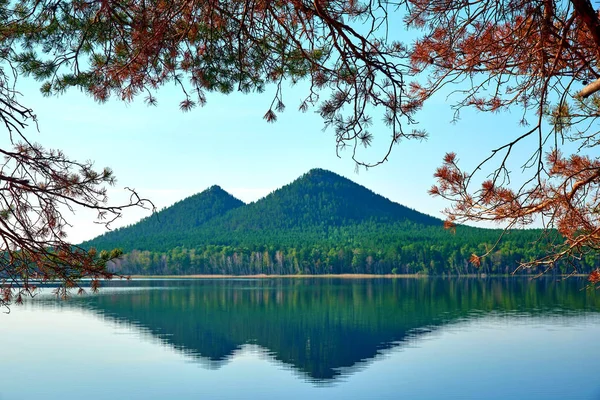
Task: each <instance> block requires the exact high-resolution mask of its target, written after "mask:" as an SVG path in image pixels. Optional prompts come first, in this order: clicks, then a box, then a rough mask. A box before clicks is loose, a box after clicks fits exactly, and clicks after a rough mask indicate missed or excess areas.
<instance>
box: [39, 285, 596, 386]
mask: <svg viewBox="0 0 600 400" xmlns="http://www.w3.org/2000/svg"><path fill="white" fill-rule="evenodd" d="M583 286H584V283H583V282H582V281H581V280H576V279H571V280H568V281H565V282H555V281H551V280H536V281H533V282H528V281H526V280H522V279H502V280H500V279H489V280H478V279H459V280H457V279H422V280H415V279H398V280H386V279H381V280H341V279H278V280H277V279H274V280H192V281H190V280H185V281H171V280H170V281H134V282H128V283H123V282H115V283H112V284H111V285H110V286H109V287H107V288H105V289H104V290H103V291H102V292H101V293H100V294H99V295H94V296H88V297H83V298H74V299H72V300H70V301H69V302H66V303H59V304H57V303H53V302H50V301H49V300H47V301H44V302H43V303H44V305H45V306H51V305H52V306H58V307H69V308H73V307H75V308H79V309H84V310H87V311H89V312H93V313H96V314H99V315H102V316H103V317H104V318H106V319H108V320H110V321H114V322H116V323H118V324H125V325H127V326H130V327H131V326H135V327H136V329H137V330H138V331H139V332H140V334H141V335H143V336H146V337H147V338H148V339H149V340H152V341H158V342H160V343H162V344H163V345H167V346H169V347H172V348H175V349H177V350H178V351H180V352H182V353H185V354H186V355H187V356H189V357H190V358H192V359H193V360H196V361H197V362H199V363H200V364H202V365H203V366H204V367H206V368H210V369H216V368H220V367H221V366H222V365H224V364H226V363H228V362H229V360H231V359H232V358H233V357H234V356H235V355H236V354H240V353H243V352H247V351H251V352H254V353H255V354H259V355H260V356H261V357H266V358H272V359H276V360H278V361H279V362H281V363H283V364H285V365H288V366H290V367H291V368H292V369H293V370H295V371H297V372H298V373H300V374H301V375H302V376H303V377H304V378H306V379H308V380H311V381H313V382H316V383H321V384H322V383H327V382H332V381H334V380H338V379H339V378H341V377H344V376H348V375H351V374H353V373H354V372H355V371H356V370H358V369H362V368H365V367H366V366H368V365H369V364H370V363H372V362H373V360H376V359H377V358H378V357H379V358H381V357H384V356H385V353H386V352H388V351H389V350H390V349H400V348H403V347H411V346H414V345H415V343H417V342H418V341H419V340H421V338H423V337H428V336H431V335H432V333H434V334H435V332H436V331H437V330H439V329H440V328H441V327H455V328H456V329H460V326H462V325H463V324H464V323H468V322H470V321H473V320H476V319H481V318H484V317H485V318H490V317H492V318H498V319H500V320H501V319H502V318H510V319H511V320H512V319H515V318H517V319H518V320H519V321H520V322H522V323H528V324H539V323H542V322H540V321H545V322H543V323H547V321H548V318H552V319H555V322H554V323H559V324H569V323H570V321H572V320H577V323H581V318H574V317H585V316H586V315H589V314H590V313H596V312H598V311H599V310H600V295H598V294H597V292H594V291H585V290H584V291H582V290H581V288H582V287H583ZM40 305H41V304H40ZM249 349H250V350H249Z"/></svg>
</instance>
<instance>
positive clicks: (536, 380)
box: [0, 278, 600, 400]
mask: <svg viewBox="0 0 600 400" xmlns="http://www.w3.org/2000/svg"><path fill="white" fill-rule="evenodd" d="M585 285H586V282H585V281H584V280H582V279H576V278H571V279H568V280H566V281H554V280H551V279H538V280H533V281H528V280H526V279H520V278H507V279H442V278H439V279H437V278H429V279H335V278H331V279H330V278H321V279H309V278H305V279H227V280H221V279H215V280H135V281H115V282H109V283H108V284H107V285H105V287H104V288H103V289H102V290H101V292H100V293H99V294H96V295H89V296H75V297H73V298H71V299H69V300H68V301H57V300H55V299H54V298H52V297H51V296H49V295H45V294H42V295H40V296H38V297H36V298H35V299H33V300H30V301H28V302H27V303H26V304H25V305H23V306H13V307H12V309H11V313H10V314H2V315H0V346H1V347H0V349H1V350H0V362H1V363H2V372H1V374H0V399H2V400H12V399H26V398H27V399H30V398H41V399H44V400H47V399H80V398H83V399H86V400H92V399H169V398H177V399H244V398H247V399H600V379H598V371H599V367H600V345H598V339H599V338H600V292H598V291H594V290H585Z"/></svg>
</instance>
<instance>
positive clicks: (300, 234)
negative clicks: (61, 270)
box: [83, 169, 595, 275]
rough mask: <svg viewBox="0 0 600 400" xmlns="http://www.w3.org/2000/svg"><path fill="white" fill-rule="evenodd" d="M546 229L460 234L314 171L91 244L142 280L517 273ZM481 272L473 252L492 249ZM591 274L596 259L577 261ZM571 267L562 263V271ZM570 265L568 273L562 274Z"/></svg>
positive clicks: (170, 211) (187, 205) (210, 199)
mask: <svg viewBox="0 0 600 400" xmlns="http://www.w3.org/2000/svg"><path fill="white" fill-rule="evenodd" d="M540 233H541V232H540V231H537V230H515V231H513V232H511V233H510V234H509V235H505V236H504V237H503V239H502V241H501V242H500V243H499V244H498V245H497V246H496V247H494V244H495V243H496V241H497V240H498V238H499V237H500V234H501V231H500V230H491V229H479V228H472V227H466V226H459V227H457V229H456V231H455V232H451V231H447V230H444V229H443V227H442V221H441V220H440V219H437V218H434V217H431V216H429V215H426V214H423V213H420V212H418V211H415V210H412V209H410V208H407V207H405V206H403V205H401V204H398V203H395V202H392V201H390V200H388V199H386V198H384V197H382V196H380V195H378V194H376V193H373V192H372V191H371V190H369V189H367V188H365V187H363V186H360V185H358V184H356V183H355V182H352V181H351V180H349V179H346V178H344V177H342V176H339V175H337V174H335V173H333V172H330V171H326V170H322V169H313V170H311V171H309V172H308V173H306V174H304V175H303V176H301V177H300V178H298V179H296V180H295V181H294V182H292V183H290V184H288V185H286V186H283V187H282V188H280V189H278V190H275V191H274V192H272V193H271V194H269V195H268V196H266V197H264V198H262V199H260V200H258V201H257V202H254V203H250V204H243V203H242V202H241V201H239V200H237V199H235V198H234V197H233V196H231V195H230V194H228V193H227V192H225V191H224V190H223V189H221V188H219V187H217V186H213V187H212V188H210V189H208V190H206V191H204V192H202V193H200V194H198V195H195V196H192V197H190V198H187V199H185V200H182V201H180V202H178V203H176V204H174V205H173V206H171V207H169V208H167V209H164V210H162V211H160V212H159V213H157V214H156V215H153V216H151V217H148V218H146V219H144V220H142V221H140V222H139V223H137V224H134V225H132V226H129V227H126V228H122V229H119V230H117V231H115V232H109V233H107V234H105V235H103V236H100V237H98V238H96V239H94V240H92V241H89V242H87V243H84V244H83V246H84V247H88V248H89V247H96V248H97V249H112V248H122V249H123V250H124V251H125V252H126V253H127V254H126V256H125V257H124V259H123V260H120V261H117V262H116V263H115V265H114V268H115V269H116V270H117V271H119V272H122V273H134V274H262V273H265V274H307V273H309V274H322V273H376V274H386V273H423V274H434V275H440V274H469V273H475V272H486V273H510V272H512V271H514V269H515V268H516V267H517V266H518V263H519V262H522V261H529V260H531V259H534V258H537V257H539V256H540V255H542V254H544V251H545V250H546V249H547V246H548V241H551V240H552V239H553V238H552V235H550V236H549V237H546V239H545V240H538V239H539V237H540ZM492 248H493V251H492V253H491V254H490V255H489V257H486V258H485V259H484V261H483V263H482V266H481V269H479V270H476V269H475V268H474V267H473V266H472V265H470V263H469V259H470V257H471V255H472V254H474V253H476V254H481V253H484V252H486V251H487V250H488V249H492ZM575 265H576V267H577V268H580V270H581V271H586V270H591V268H592V267H593V266H594V265H595V261H594V260H581V261H577V262H576V264H575ZM567 267H569V268H572V267H571V266H567V265H561V266H559V268H557V269H556V271H562V272H564V271H566V268H567ZM560 268H562V270H561V269H560Z"/></svg>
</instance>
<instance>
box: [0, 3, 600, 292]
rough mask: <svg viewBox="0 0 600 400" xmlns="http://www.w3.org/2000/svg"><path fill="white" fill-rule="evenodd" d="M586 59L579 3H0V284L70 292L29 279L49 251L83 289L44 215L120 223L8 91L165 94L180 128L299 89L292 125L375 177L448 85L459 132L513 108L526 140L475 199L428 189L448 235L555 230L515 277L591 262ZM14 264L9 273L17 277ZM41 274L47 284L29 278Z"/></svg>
mask: <svg viewBox="0 0 600 400" xmlns="http://www.w3.org/2000/svg"><path fill="white" fill-rule="evenodd" d="M399 14H402V15H403V16H404V23H405V25H406V26H407V27H408V28H411V29H415V30H417V31H419V32H420V34H419V38H418V39H417V40H416V41H414V42H413V43H399V42H394V41H392V40H390V39H389V37H388V36H387V33H388V32H387V31H388V24H397V23H398V19H399ZM599 49H600V19H599V16H598V13H597V12H596V11H595V10H594V8H593V6H592V4H591V2H590V1H589V0H569V1H560V2H559V1H554V0H535V1H526V0H502V1H475V2H457V1H451V0H401V1H398V2H388V1H362V2H361V1H337V0H332V1H324V0H323V1H321V0H317V1H310V2H309V1H303V0H291V1H265V0H243V1H242V0H232V1H213V0H211V1H203V2H198V1H190V0H173V1H162V0H160V1H159V0H91V1H81V0H67V1H55V0H18V1H12V2H11V1H8V0H2V1H0V120H1V121H2V123H3V124H4V126H5V128H6V129H7V133H8V134H9V136H10V138H11V141H13V143H14V144H15V146H16V148H15V150H14V151H3V154H4V155H5V156H6V157H7V158H6V164H4V166H3V169H2V171H1V172H2V174H1V177H0V182H1V187H0V189H2V190H3V191H4V192H6V193H11V196H12V197H11V196H9V197H8V198H7V199H6V201H5V203H6V204H5V206H3V207H2V208H1V209H0V215H5V216H7V217H8V219H5V218H3V219H2V221H6V220H8V221H13V222H11V223H9V224H8V228H6V227H5V228H6V229H3V230H1V231H0V236H1V237H2V239H3V244H2V247H1V248H0V250H1V251H2V252H3V253H4V254H6V259H7V260H8V261H7V263H4V264H3V266H2V268H3V272H2V274H3V275H2V278H1V279H3V280H4V283H5V284H7V282H12V283H13V284H17V282H19V281H21V280H25V281H27V280H28V279H29V278H31V277H33V276H34V275H32V272H35V273H36V274H41V275H42V277H43V278H42V279H50V278H59V279H63V280H65V283H68V282H69V281H68V279H67V277H66V276H63V275H64V274H63V273H59V272H56V271H60V270H61V267H60V263H54V261H50V263H49V264H44V262H41V263H40V262H39V261H38V256H40V257H41V258H42V259H45V260H54V259H53V258H52V257H53V256H51V254H54V255H55V256H56V255H58V254H59V253H60V252H61V251H62V252H63V253H60V256H59V258H61V259H63V261H64V262H65V265H71V266H76V265H79V267H77V268H76V269H78V270H80V271H82V269H81V268H84V269H85V268H87V265H89V263H91V262H92V261H93V258H89V255H88V256H86V257H87V261H85V260H79V261H78V257H81V256H82V254H83V253H78V252H77V251H72V250H71V248H70V247H69V246H68V245H67V242H66V241H65V238H64V235H63V234H62V232H63V231H64V230H63V229H62V228H63V227H64V226H65V225H64V224H66V221H65V220H64V219H63V218H62V214H61V212H60V208H59V207H58V203H59V202H64V203H66V204H67V205H72V204H77V205H82V206H84V207H88V208H92V209H96V210H98V211H99V216H100V217H104V216H105V215H106V214H105V213H109V214H112V216H113V217H118V215H119V213H120V211H121V209H122V207H107V206H106V204H105V197H104V195H103V193H102V190H103V189H102V185H104V184H108V183H110V182H111V178H110V174H109V175H106V174H104V173H103V172H95V173H93V174H92V175H89V173H90V171H91V170H92V168H91V165H90V164H87V163H83V164H81V163H77V162H73V161H71V160H70V159H68V158H66V156H64V155H62V154H61V153H56V152H55V153H52V152H48V151H45V150H42V149H40V148H39V147H38V146H35V145H33V144H31V143H29V142H28V141H27V140H26V138H25V137H23V136H22V129H23V128H24V127H25V125H26V124H27V123H30V122H32V121H33V122H34V121H35V116H34V114H33V112H32V110H30V109H28V108H27V107H24V106H22V105H21V104H20V103H19V101H18V98H17V93H18V92H17V90H16V88H15V84H16V77H18V76H20V75H30V76H33V77H34V78H36V79H38V80H40V81H41V82H42V84H41V90H42V92H43V93H45V94H47V95H54V94H57V93H61V92H63V91H64V90H66V89H68V88H69V87H77V88H80V89H82V90H84V91H85V92H87V93H89V94H90V95H91V96H93V98H95V99H96V100H98V101H100V102H102V101H106V100H107V99H108V98H109V97H110V96H116V97H118V98H120V99H123V100H125V101H130V100H132V99H133V98H134V97H135V96H138V95H145V96H146V97H145V98H146V101H147V102H148V104H156V102H157V99H156V98H155V95H154V90H155V89H156V88H158V87H159V86H161V85H164V84H166V83H175V84H177V85H179V86H180V87H181V90H182V100H181V103H180V107H181V109H182V110H183V111H187V110H190V109H192V108H193V107H194V106H196V105H202V104H204V103H205V102H206V93H207V92H211V91H218V92H222V93H230V92H231V91H233V90H239V91H242V92H261V91H263V90H264V89H265V87H266V85H269V84H272V85H274V86H275V87H276V93H275V95H274V98H273V101H272V104H271V107H270V108H269V109H268V110H267V112H266V113H265V116H264V118H265V119H266V120H267V121H268V122H274V121H275V120H276V119H277V113H279V112H282V111H283V110H284V109H285V107H286V105H285V104H284V102H283V83H284V81H286V80H287V81H291V82H293V83H295V82H298V81H300V80H307V81H309V82H310V86H309V87H310V88H309V90H308V92H307V95H306V97H305V98H304V99H303V100H302V101H301V102H300V104H299V107H298V108H299V109H300V110H302V111H306V110H308V109H309V107H316V109H317V111H318V112H319V113H320V115H321V116H322V117H323V119H324V122H325V125H326V126H328V127H331V128H333V130H334V132H335V137H336V143H337V148H338V150H341V149H344V148H346V147H350V149H351V154H352V156H351V157H352V159H353V160H355V161H356V163H357V165H364V166H373V165H377V164H380V163H382V162H384V161H386V160H387V158H388V156H389V154H390V151H391V149H392V147H393V145H394V144H396V143H398V142H399V141H401V140H402V139H411V138H416V139H421V138H424V137H425V136H426V133H425V132H423V131H420V130H409V129H408V127H409V126H410V125H411V124H412V123H413V122H414V118H415V112H416V111H418V110H419V109H420V108H421V107H422V106H423V104H424V103H425V102H427V101H428V100H429V99H430V98H431V97H432V96H434V95H435V94H436V93H439V92H440V91H442V90H443V88H445V87H447V86H448V85H449V84H454V83H459V84H460V86H458V89H459V90H457V91H455V92H454V97H452V98H453V99H454V105H453V107H454V109H455V110H456V112H457V116H458V113H459V112H460V110H461V109H463V108H464V107H474V108H476V109H478V110H480V111H483V112H498V111H503V110H509V109H511V108H517V109H518V110H519V111H521V112H523V118H522V122H523V124H524V125H528V127H527V128H525V131H524V132H522V133H519V134H517V136H516V138H515V139H508V140H507V143H506V144H505V145H503V146H501V147H499V148H497V149H495V150H493V151H492V154H491V155H490V156H489V157H488V158H487V159H485V160H483V163H484V164H485V163H488V162H490V160H494V159H498V164H495V165H494V168H495V167H497V168H496V169H495V171H494V172H492V174H491V176H490V177H489V178H490V179H485V178H484V179H483V181H484V182H483V184H482V186H481V188H476V189H473V187H474V186H478V184H477V183H475V182H477V181H478V179H477V178H474V177H475V175H476V174H475V173H468V172H465V171H463V170H461V169H460V168H459V166H458V162H457V159H456V157H454V156H452V155H449V156H448V157H447V159H446V161H445V162H444V165H443V166H442V167H441V168H440V170H439V171H438V172H437V174H436V176H437V178H438V180H439V184H438V185H437V186H435V187H434V188H433V189H432V194H435V195H441V196H443V197H445V198H448V199H450V200H451V201H452V202H453V203H452V204H453V206H451V207H450V208H449V209H448V210H447V213H448V217H449V221H448V223H447V226H449V227H452V226H453V224H454V223H455V222H461V221H472V220H482V219H483V220H488V219H491V220H494V221H502V222H506V223H507V225H508V227H510V228H512V227H516V226H520V225H522V224H528V223H531V222H532V221H533V220H535V219H536V218H537V219H538V220H541V221H542V222H544V224H545V226H546V227H549V228H552V227H556V228H558V230H559V232H560V234H561V235H560V236H555V237H554V238H553V239H557V238H560V241H557V242H552V243H554V247H552V248H551V250H550V251H551V254H548V255H547V256H543V255H542V256H541V257H540V258H539V259H532V260H529V261H526V262H525V264H524V265H526V266H531V265H542V266H544V267H546V266H547V267H548V268H550V267H552V266H554V265H555V264H556V263H557V262H558V261H560V260H566V261H569V262H572V263H574V265H576V264H578V263H580V262H582V261H584V260H585V259H587V258H588V257H594V255H595V254H596V252H597V249H598V243H599V239H600V236H599V232H600V218H599V217H598V215H599V214H598V212H597V210H598V202H599V194H598V190H599V182H600V179H599V178H598V176H599V174H598V162H597V157H596V156H595V155H593V151H594V149H595V146H596V145H597V144H598V136H597V134H598V132H597V129H596V118H598V115H600V114H599V113H598V108H599V104H600V97H599V96H598V94H597V91H598V90H599V89H600V72H599V71H598V67H597V66H598V58H599V56H600V50H599ZM582 85H583V88H582V87H581V86H582ZM374 115H375V117H374ZM532 117H533V118H532ZM374 120H383V121H384V122H385V124H386V125H387V126H388V127H389V129H390V133H391V134H390V135H388V138H389V139H388V140H389V147H387V151H386V152H385V154H383V156H382V157H381V158H380V159H378V160H375V161H365V160H364V159H362V158H361V156H360V152H359V151H358V150H359V146H360V145H361V144H364V145H365V146H369V145H370V144H371V143H372V142H373V140H375V137H374V134H373V132H372V123H373V121H374ZM529 120H532V121H533V122H531V123H530V122H529ZM378 137H379V136H378ZM528 137H535V138H536V140H537V146H536V148H535V149H533V151H532V157H531V159H530V160H529V161H528V162H527V163H526V164H525V165H524V167H526V169H527V168H528V169H529V170H530V171H531V174H530V175H531V176H530V177H529V178H530V179H529V180H528V181H527V182H526V183H525V184H523V185H522V186H520V187H517V188H510V187H508V186H509V177H510V173H509V168H508V167H507V160H508V158H509V156H510V153H511V151H512V150H513V149H514V148H515V146H517V145H519V144H521V143H523V141H524V139H525V138H528ZM569 141H575V142H576V143H577V145H578V146H579V152H580V153H581V154H576V155H574V156H573V157H571V156H570V155H562V154H561V152H560V150H561V149H560V148H559V147H561V146H562V144H563V143H564V142H569ZM586 152H587V153H586ZM588 153H590V154H588ZM24 155H26V156H24ZM479 168H480V166H477V167H476V168H474V169H473V170H474V171H479ZM74 176H78V177H77V178H76V179H74V178H73V177H74ZM72 178H73V179H72ZM15 188H19V189H18V191H17V192H14V191H15V190H16V189H15ZM55 189H56V190H55ZM59 193H60V194H59ZM15 196H16V197H15ZM38 200H39V201H40V202H39V204H38ZM132 200H133V201H132V202H131V204H127V205H125V206H131V205H140V204H142V203H143V202H141V201H140V199H139V198H138V197H137V195H136V194H135V193H134V196H133V198H132ZM23 204H25V205H26V206H23ZM23 207H25V208H23ZM23 210H25V211H23ZM30 210H31V211H30ZM30 212H31V213H33V214H31V213H30ZM113 217H110V218H109V220H112V218H113ZM11 224H12V225H11ZM11 235H12V236H11ZM557 240H558V239H557ZM27 246H30V249H28V248H27ZM30 250H31V251H30ZM50 253H51V254H50ZM63 254H65V255H66V256H65V257H62V255H63ZM479 254H487V255H490V254H492V253H491V249H487V250H486V251H483V252H479ZM15 257H16V258H19V257H20V258H21V259H22V261H21V262H20V264H19V265H20V267H19V268H18V269H15V268H13V266H12V265H13V264H12V260H13V259H14V258H15ZM473 260H474V261H475V262H478V261H479V258H478V257H476V258H474V259H473ZM61 262H62V261H61ZM44 265H45V266H44ZM47 266H51V268H50V269H52V270H54V271H55V272H56V273H53V274H47V275H44V272H43V271H45V270H47V268H46V267H47ZM66 270H69V268H67V269H66ZM89 272H90V274H91V276H97V274H98V270H97V269H93V271H92V270H90V271H89ZM69 285H70V283H69ZM5 297H6V296H5ZM3 301H6V300H3Z"/></svg>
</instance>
